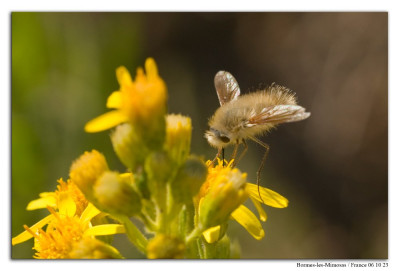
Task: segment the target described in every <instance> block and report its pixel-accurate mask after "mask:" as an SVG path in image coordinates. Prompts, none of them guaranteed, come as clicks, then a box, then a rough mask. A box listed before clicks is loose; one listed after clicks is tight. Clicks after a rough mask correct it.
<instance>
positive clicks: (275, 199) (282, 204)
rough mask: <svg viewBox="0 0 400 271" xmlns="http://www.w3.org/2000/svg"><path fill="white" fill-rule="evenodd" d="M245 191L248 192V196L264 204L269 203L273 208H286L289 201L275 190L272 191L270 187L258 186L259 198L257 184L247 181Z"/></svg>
mask: <svg viewBox="0 0 400 271" xmlns="http://www.w3.org/2000/svg"><path fill="white" fill-rule="evenodd" d="M246 191H247V192H248V193H249V195H250V197H252V198H254V199H256V200H258V201H259V202H264V204H265V205H269V206H271V207H275V208H286V207H287V206H288V204H289V201H288V200H287V199H286V198H285V197H283V196H281V195H279V194H278V193H276V192H275V191H272V190H271V189H268V188H265V187H262V186H260V194H261V198H262V200H261V199H260V196H259V194H258V186H257V185H255V184H252V183H247V185H246Z"/></svg>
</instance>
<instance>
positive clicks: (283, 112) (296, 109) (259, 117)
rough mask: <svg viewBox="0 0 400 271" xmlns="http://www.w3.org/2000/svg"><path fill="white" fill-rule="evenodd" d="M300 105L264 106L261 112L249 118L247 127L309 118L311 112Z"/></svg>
mask: <svg viewBox="0 0 400 271" xmlns="http://www.w3.org/2000/svg"><path fill="white" fill-rule="evenodd" d="M305 111H306V109H305V108H304V107H302V106H299V105H275V106H269V107H266V108H264V109H263V110H262V111H261V113H259V114H256V113H254V114H253V116H252V117H251V118H250V119H249V121H248V124H247V125H246V126H247V127H252V126H254V125H261V124H266V123H271V124H278V123H284V122H294V121H300V120H303V119H306V118H308V117H309V116H310V115H311V113H310V112H305Z"/></svg>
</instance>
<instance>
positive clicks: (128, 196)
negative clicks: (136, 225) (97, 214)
mask: <svg viewBox="0 0 400 271" xmlns="http://www.w3.org/2000/svg"><path fill="white" fill-rule="evenodd" d="M94 196H95V198H96V200H97V202H98V203H99V204H100V205H101V206H100V207H103V208H104V209H105V211H106V212H109V213H114V214H123V215H126V216H128V217H130V216H133V215H135V214H138V213H139V212H140V210H141V207H142V205H141V201H140V197H139V195H138V194H137V193H136V192H135V190H134V189H133V187H132V185H130V184H129V183H127V182H125V181H124V179H123V178H122V177H120V176H119V174H118V173H117V172H111V171H107V172H104V174H103V175H101V176H100V178H99V179H98V180H97V182H96V184H95V186H94Z"/></svg>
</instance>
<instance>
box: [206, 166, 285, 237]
mask: <svg viewBox="0 0 400 271" xmlns="http://www.w3.org/2000/svg"><path fill="white" fill-rule="evenodd" d="M226 164H227V165H226ZM232 164H233V160H232V161H230V162H229V163H226V162H225V165H226V166H224V165H223V163H222V161H221V160H219V159H218V163H217V165H216V166H213V164H212V162H211V161H207V165H208V170H209V175H208V177H207V181H206V182H205V183H204V185H203V186H202V188H201V190H200V193H199V196H198V197H199V198H201V197H204V196H205V194H207V193H208V190H210V189H212V188H211V184H210V182H213V181H214V179H215V176H218V174H221V173H220V172H223V171H228V170H234V169H231V166H232ZM259 189H260V195H261V198H260V195H259V193H258V186H257V185H255V184H252V183H246V186H245V191H246V195H247V196H248V197H249V198H250V199H251V201H252V202H253V204H254V206H255V207H256V209H257V211H258V213H259V216H260V220H261V221H264V222H265V221H266V220H267V214H266V213H265V211H264V209H263V208H262V206H261V203H264V204H265V205H268V206H271V207H275V208H285V207H287V206H288V203H289V201H288V200H287V199H286V198H285V197H283V196H281V195H280V194H278V193H276V192H274V191H272V190H270V189H268V188H265V187H261V186H260V187H259ZM231 218H233V219H234V220H236V221H237V222H238V223H239V224H240V225H242V226H243V227H244V228H245V229H246V230H247V231H248V232H249V233H250V234H251V235H252V236H253V237H254V238H255V239H257V240H261V239H262V238H264V236H265V232H264V230H263V228H262V225H261V223H260V221H259V220H258V218H257V217H256V215H255V214H254V213H253V212H252V211H250V210H249V209H248V208H247V207H245V206H244V205H240V206H239V207H238V208H237V209H235V210H234V211H233V212H232V213H231ZM220 231H221V226H220V225H217V226H214V227H210V228H209V229H207V230H206V231H204V232H203V236H204V237H205V239H206V240H207V242H209V243H212V242H215V241H217V240H218V239H219V238H220V237H221V236H220Z"/></svg>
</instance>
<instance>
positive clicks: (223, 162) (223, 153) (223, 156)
mask: <svg viewBox="0 0 400 271" xmlns="http://www.w3.org/2000/svg"><path fill="white" fill-rule="evenodd" d="M222 167H225V149H224V148H222Z"/></svg>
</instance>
